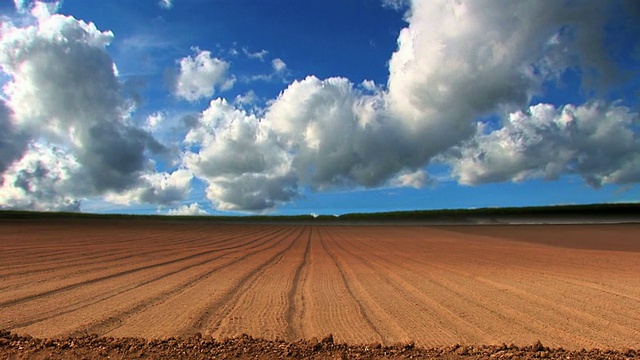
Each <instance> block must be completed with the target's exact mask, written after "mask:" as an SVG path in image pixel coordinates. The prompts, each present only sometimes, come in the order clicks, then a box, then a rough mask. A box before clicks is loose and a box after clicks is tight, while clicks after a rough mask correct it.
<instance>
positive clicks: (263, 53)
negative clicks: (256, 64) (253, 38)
mask: <svg viewBox="0 0 640 360" xmlns="http://www.w3.org/2000/svg"><path fill="white" fill-rule="evenodd" d="M242 53H243V54H244V55H245V56H246V57H248V58H249V59H258V60H260V61H264V58H265V56H267V55H268V54H269V52H268V51H267V50H264V49H262V50H260V51H256V52H253V53H252V52H250V51H249V50H248V49H247V48H242Z"/></svg>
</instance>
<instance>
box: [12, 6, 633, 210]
mask: <svg viewBox="0 0 640 360" xmlns="http://www.w3.org/2000/svg"><path fill="white" fill-rule="evenodd" d="M0 16H1V17H0V19H1V20H2V28H1V29H0V31H1V32H0V83H1V84H2V92H0V100H1V103H0V133H1V134H0V150H1V152H0V174H1V175H2V182H1V183H0V208H4V209H30V210H39V211H52V210H53V211H55V210H71V211H85V212H105V213H112V212H117V213H152V214H155V213H160V214H168V213H169V214H252V213H269V214H308V213H319V214H342V213H348V212H374V211H396V210H411V209H442V208H477V207H496V206H530V205H532V206H538V205H556V204H583V203H609V202H636V201H638V200H640V187H639V186H638V183H639V182H640V140H639V139H638V129H639V127H638V125H639V117H638V110H639V102H638V98H639V95H640V88H639V85H640V76H639V75H638V74H639V72H638V70H639V67H640V46H639V41H638V40H640V39H639V34H640V29H639V28H638V27H639V25H638V24H640V22H639V21H638V20H639V19H640V7H639V6H638V5H637V4H636V3H634V2H632V1H613V0H612V1H601V2H594V1H586V0H585V1H574V2H568V3H562V2H558V1H512V2H509V3H507V4H505V3H504V2H501V1H493V0H481V1H480V0H477V1H476V0H474V1H457V2H451V1H444V0H442V1H438V0H434V1H426V0H414V1H408V0H407V1H403V0H349V1H344V0H322V1H315V0H312V1H291V0H273V1H249V0H237V1H218V0H210V1H209V0H207V1H205V0H173V1H168V0H162V1H157V0H148V1H147V0H144V1H128V0H107V1H97V0H83V1H80V0H65V1H59V2H51V1H49V2H40V1H28V0H15V1H13V2H9V1H5V2H3V3H1V4H0Z"/></svg>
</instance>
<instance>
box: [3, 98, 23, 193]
mask: <svg viewBox="0 0 640 360" xmlns="http://www.w3.org/2000/svg"><path fill="white" fill-rule="evenodd" d="M26 147H27V138H26V136H25V134H22V133H21V131H20V130H18V129H16V126H15V124H14V120H13V114H12V113H11V110H10V109H9V108H7V106H6V105H5V104H4V102H2V101H0V175H1V174H3V173H4V171H5V170H6V169H7V168H8V167H9V165H11V164H12V163H13V162H14V161H15V160H18V159H20V158H21V157H22V154H23V153H24V151H25V150H26ZM2 184H3V179H2V178H1V177H0V185H2Z"/></svg>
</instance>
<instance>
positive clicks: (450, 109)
mask: <svg viewBox="0 0 640 360" xmlns="http://www.w3.org/2000/svg"><path fill="white" fill-rule="evenodd" d="M386 3H387V4H388V5H394V4H396V5H397V6H401V2H397V1H388V2H386ZM394 6H395V5H394ZM611 14H612V7H610V6H609V5H608V4H606V3H603V2H592V1H574V2H568V3H565V2H557V1H550V0H541V1H535V2H524V1H513V2H506V3H505V2H502V1H494V0H478V1H476V0H474V1H456V2H451V1H447V0H441V1H418V0H416V1H413V2H411V8H410V10H409V11H408V12H407V21H408V26H407V27H406V28H405V29H403V30H402V31H401V33H400V35H399V38H398V49H397V51H396V52H395V53H394V54H392V56H391V59H390V61H389V79H388V82H387V84H386V87H383V86H378V85H376V84H375V83H373V82H364V83H362V84H361V85H357V86H354V84H353V83H351V81H349V80H348V79H346V78H340V77H335V78H328V79H318V78H317V77H315V76H308V77H306V78H305V79H302V80H297V81H294V82H293V83H291V84H290V85H289V86H288V87H287V88H286V89H285V90H284V91H283V92H282V93H281V94H280V95H279V96H278V97H277V98H276V99H274V100H272V101H270V102H268V105H267V106H266V107H265V108H264V109H263V111H260V112H256V113H257V114H263V115H259V117H256V115H248V114H246V113H245V112H244V111H243V110H242V109H240V108H235V107H233V106H232V105H230V104H228V103H226V102H225V101H223V100H214V101H212V102H211V104H210V106H209V108H208V109H207V110H205V111H204V112H203V113H202V115H201V118H200V126H199V127H196V128H194V129H193V130H192V132H190V133H189V134H188V135H187V137H186V142H187V143H189V144H191V145H193V148H194V149H198V150H197V151H193V152H189V153H187V155H186V156H185V160H186V166H187V167H188V168H190V169H192V170H193V171H194V174H195V176H197V177H200V178H203V179H205V181H207V183H208V184H209V186H208V189H207V196H208V198H209V199H210V200H211V201H212V202H213V203H214V204H215V205H216V206H217V207H218V208H219V209H225V210H253V211H259V210H264V209H269V208H272V207H274V206H277V205H278V204H280V203H282V202H286V201H290V200H292V199H294V198H296V197H297V196H300V191H301V189H304V188H310V189H311V190H315V191H322V190H326V189H334V188H370V187H378V186H389V185H391V186H410V187H421V186H423V185H424V184H426V183H428V182H431V181H432V180H431V179H430V178H429V176H428V174H426V173H425V171H424V168H425V166H427V165H428V164H429V163H430V162H431V161H433V160H434V159H442V158H443V156H444V155H443V154H446V156H448V157H447V159H448V160H449V161H450V162H451V163H452V164H453V165H452V166H453V169H454V173H455V175H454V176H455V177H456V178H457V179H459V181H460V182H462V183H465V184H472V183H478V182H483V181H506V180H510V179H516V178H518V177H523V178H525V177H531V176H545V177H547V178H552V177H553V176H557V175H559V174H564V173H567V172H570V173H579V174H581V175H582V176H583V177H584V178H585V180H587V181H588V182H589V183H602V182H616V183H622V182H624V181H633V180H630V179H635V174H637V172H634V170H633V169H634V168H636V167H635V164H637V162H638V160H637V159H638V157H637V156H636V154H637V153H638V149H637V146H636V144H635V140H633V139H634V136H635V131H636V130H634V127H633V125H632V124H633V123H634V122H635V121H636V120H632V119H635V117H634V116H635V115H633V114H632V113H631V112H630V111H629V110H628V109H627V110H623V107H620V106H618V105H615V104H611V103H607V102H604V101H600V100H598V99H593V100H592V101H589V102H588V103H587V104H582V105H577V106H574V108H575V113H576V118H580V119H582V120H578V121H577V123H580V124H583V126H586V124H587V123H596V124H597V126H596V125H593V126H592V127H591V128H590V130H586V129H585V130H584V133H581V135H571V136H569V135H566V134H564V135H562V134H561V133H562V131H567V130H566V129H564V130H563V129H562V128H561V127H557V129H555V130H553V129H551V128H553V126H552V123H554V122H553V121H552V122H548V121H546V120H544V121H543V120H540V119H542V118H539V117H538V116H537V115H531V116H528V115H518V114H526V113H527V111H530V112H532V113H533V112H535V111H537V109H544V108H545V107H546V105H543V104H540V105H537V104H532V103H531V102H532V99H534V96H535V95H538V94H541V93H542V92H543V91H544V87H543V85H544V84H546V83H548V82H555V81H558V80H559V79H560V75H561V74H563V73H564V72H566V71H567V70H569V69H581V70H583V71H584V73H585V74H589V75H585V76H584V78H583V85H584V87H586V89H600V88H601V85H602V84H605V83H611V80H612V79H614V78H615V75H616V74H615V71H612V69H613V68H615V67H614V66H612V61H611V59H609V58H608V56H607V55H606V54H607V49H606V47H605V44H604V38H605V36H604V32H605V27H604V25H605V23H606V21H607V19H608V17H609V16H610V15H611ZM567 34H570V35H567ZM272 65H273V66H274V69H275V70H277V68H278V67H279V65H276V64H275V63H273V64H272ZM282 68H283V69H284V67H282ZM593 104H598V105H597V106H596V105H593ZM594 107H595V108H597V109H600V110H597V111H596V110H594ZM559 108H563V109H570V108H571V107H570V106H569V105H566V106H565V105H564V104H563V105H559ZM557 111H558V110H557V109H555V108H554V109H553V111H552V112H557ZM600 112H602V113H601V114H600ZM588 114H590V115H588ZM489 115H492V116H494V117H497V118H504V119H507V120H505V121H503V123H502V125H501V126H502V127H501V128H499V129H497V130H496V131H495V132H494V133H489V134H485V133H484V132H482V131H480V132H478V130H477V129H478V128H479V126H480V125H479V121H480V120H479V119H482V118H483V117H487V116H489ZM514 116H515V117H518V116H522V117H524V118H527V119H526V121H525V120H524V119H523V120H522V121H521V123H522V124H526V125H522V126H521V127H517V126H516V125H514V123H513V122H511V121H510V120H509V119H515V118H514ZM550 118H555V116H551V117H550ZM544 119H548V118H547V117H544ZM586 119H598V120H586ZM514 121H515V120H514ZM530 123H531V124H530ZM534 124H535V125H534ZM554 126H555V125H554ZM516 128H517V129H518V130H515V129H516ZM525 129H526V131H525ZM609 132H610V133H609ZM530 133H535V134H536V135H535V136H532V137H527V135H529V134H530ZM601 133H607V134H608V135H611V136H605V137H603V138H602V140H601V141H595V140H594V136H596V134H601ZM613 135H615V136H623V139H625V142H624V145H622V144H612V142H614V141H615V140H612V139H613V138H614V136H613ZM537 137H540V138H541V139H542V140H540V141H539V142H538V143H539V144H540V145H539V146H538V147H540V149H538V147H536V146H534V144H535V143H536V141H537V140H535V139H537ZM525 138H526V141H527V142H528V143H527V145H518V146H520V147H523V148H526V149H527V151H525V153H524V154H523V153H522V152H520V153H519V152H518V151H516V150H514V149H511V148H509V146H511V145H508V146H507V148H509V149H508V150H510V151H511V152H509V151H507V152H500V151H498V150H496V149H497V147H496V146H498V145H497V144H502V143H504V142H508V141H510V140H511V141H515V139H518V140H523V139H525ZM586 139H590V140H589V141H586ZM606 139H608V140H606ZM562 141H568V142H570V143H571V144H572V145H566V144H565V145H564V146H561V147H560V149H561V151H560V154H559V157H561V158H562V157H566V158H567V159H568V160H566V162H564V160H560V159H557V158H550V157H549V156H547V157H538V156H535V155H534V154H536V153H537V152H543V151H546V150H548V149H542V148H544V147H547V148H548V147H550V146H554V144H561V143H562ZM516 142H517V141H516ZM607 146H608V147H609V148H608V150H606V151H602V150H597V149H598V148H601V147H607ZM483 151H484V153H486V154H490V155H486V154H485V155H483V156H484V158H482V157H481V156H476V155H477V154H478V153H481V152H483ZM625 152H626V154H627V155H626V156H622V157H621V156H619V155H621V154H623V153H625ZM491 156H495V157H496V158H495V159H493V158H492V157H491ZM499 156H502V158H500V157H499ZM609 156H618V157H619V158H620V160H619V161H614V162H613V163H610V164H608V165H606V166H605V165H604V160H605V159H608V158H609ZM452 159H453V160H452ZM472 159H475V160H472ZM482 159H485V160H486V161H485V160H482ZM492 159H493V160H492ZM567 169H569V170H567ZM536 174H537V175H536ZM623 179H624V180H623Z"/></svg>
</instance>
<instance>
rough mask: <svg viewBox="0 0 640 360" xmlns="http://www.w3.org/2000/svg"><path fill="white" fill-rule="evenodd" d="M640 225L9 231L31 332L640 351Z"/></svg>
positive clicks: (119, 225) (20, 319) (14, 311)
mask: <svg viewBox="0 0 640 360" xmlns="http://www.w3.org/2000/svg"><path fill="white" fill-rule="evenodd" d="M639 309H640V225H550V226H529V225H527V226H458V227H454V226H448V227H447V226H439V227H434V226H337V225H326V226H319V225H264V224H262V225H261V224H250V225H242V224H224V225H221V224H211V223H205V222H173V223H170V222H160V221H142V220H110V221H107V220H92V221H87V220H84V221H79V220H65V221H4V222H1V223H0V329H2V328H4V329H7V330H11V331H12V332H14V333H19V334H30V335H32V336H36V337H41V338H46V337H66V336H83V335H85V334H94V333H95V334H98V335H101V336H113V337H147V338H167V337H178V336H181V337H188V336H190V335H193V334H196V333H201V334H203V335H204V336H208V335H210V336H213V337H214V338H225V337H233V336H238V335H240V334H243V333H246V334H249V335H251V336H253V337H261V338H265V339H272V340H273V339H285V340H290V341H293V340H296V339H300V338H303V339H311V338H313V337H317V338H322V337H324V336H325V335H327V334H329V333H332V334H333V337H334V339H335V341H336V342H347V343H351V344H359V343H375V342H378V343H381V344H383V345H391V344H394V343H396V342H407V341H414V342H415V344H416V345H418V346H424V347H432V346H440V345H452V344H501V343H506V344H510V343H515V344H517V345H528V344H533V343H535V342H536V341H537V340H540V341H541V342H542V343H543V344H545V345H546V346H550V347H556V346H561V347H564V348H568V349H580V348H618V349H622V348H627V347H630V348H640V311H638V310H639Z"/></svg>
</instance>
